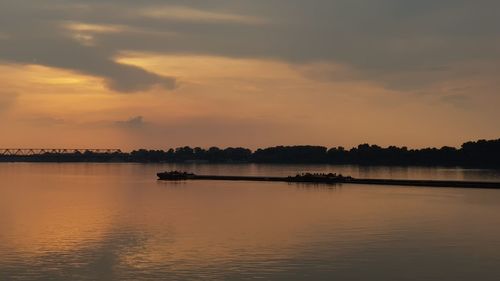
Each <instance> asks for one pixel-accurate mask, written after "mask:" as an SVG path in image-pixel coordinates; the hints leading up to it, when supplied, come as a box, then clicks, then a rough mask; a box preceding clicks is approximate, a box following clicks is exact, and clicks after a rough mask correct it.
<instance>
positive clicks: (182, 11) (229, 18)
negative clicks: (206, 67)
mask: <svg viewBox="0 0 500 281" xmlns="http://www.w3.org/2000/svg"><path fill="white" fill-rule="evenodd" d="M140 15H141V16H145V17H151V18H156V19H164V20H165V19H166V20H177V21H187V22H207V23H210V22H229V23H241V24H263V23H265V22H266V21H265V20H263V19H260V18H257V17H251V16H245V15H238V14H230V13H221V12H213V11H204V10H199V9H193V8H190V7H183V6H160V7H157V6H156V7H148V8H144V9H142V10H141V11H140Z"/></svg>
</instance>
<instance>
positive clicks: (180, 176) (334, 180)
mask: <svg viewBox="0 0 500 281" xmlns="http://www.w3.org/2000/svg"><path fill="white" fill-rule="evenodd" d="M157 175H158V179H159V180H164V181H180V180H215V181H260V182H262V181H268V182H288V183H315V184H367V185H394V186H422V187H454V188H488V189H500V182H485V181H450V180H402V179H357V178H353V177H345V176H342V175H336V174H302V175H296V176H289V177H266V176H220V175H196V174H192V173H185V172H164V173H158V174H157Z"/></svg>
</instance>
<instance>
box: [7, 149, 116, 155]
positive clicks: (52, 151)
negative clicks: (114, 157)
mask: <svg viewBox="0 0 500 281" xmlns="http://www.w3.org/2000/svg"><path fill="white" fill-rule="evenodd" d="M121 152H122V151H121V150H120V149H109V148H104V149H95V148H91V149H81V148H0V156H37V155H43V154H84V153H109V154H113V153H121Z"/></svg>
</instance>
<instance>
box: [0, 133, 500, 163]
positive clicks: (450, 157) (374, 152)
mask: <svg viewBox="0 0 500 281" xmlns="http://www.w3.org/2000/svg"><path fill="white" fill-rule="evenodd" d="M0 161H4V162H5V161H28V162H139V163H181V162H182V163H186V162H187V163H189V162H195V163H196V162H197V163H276V164H279V163H281V164H287V163H290V164H356V165H419V166H474V167H500V139H497V140H478V141H471V142H466V143H464V144H462V146H461V147H460V148H455V147H449V146H444V147H441V148H422V149H408V148H407V147H397V146H389V147H381V146H378V145H369V144H360V145H358V146H357V147H353V148H351V149H345V148H344V147H333V148H327V147H324V146H310V145H304V146H276V147H269V148H261V149H257V150H255V151H252V150H250V149H248V148H242V147H236V148H233V147H230V148H225V149H221V148H218V147H211V148H209V149H204V148H200V147H195V148H191V147H189V146H185V147H179V148H175V149H174V148H171V149H168V150H146V149H139V150H134V151H132V152H130V153H126V152H116V153H93V152H89V151H87V152H84V153H71V154H57V153H45V154H41V155H33V156H5V155H4V156H1V155H0Z"/></svg>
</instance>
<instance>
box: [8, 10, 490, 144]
mask: <svg viewBox="0 0 500 281" xmlns="http://www.w3.org/2000/svg"><path fill="white" fill-rule="evenodd" d="M499 11H500V1H497V0H477V1H471V0H468V1H465V0H440V1H436V0H419V1H415V0H376V1H374V0H307V1H306V0H252V1H250V0H248V1H243V0H241V1H238V0H210V1H207V0H199V1H195V0H184V1H180V0H162V1H160V0H151V1H137V0H85V1H84V0H1V1H0V85H1V87H0V132H1V134H0V136H1V137H0V147H36V148H39V147H49V148H52V147H66V148H121V149H123V150H130V149H136V148H141V147H143V148H158V149H165V148H168V147H177V146H181V145H182V146H183V145H190V146H202V147H209V146H219V147H226V146H245V147H250V148H257V147H264V146H273V145H281V144H283V145H292V144H314V145H325V146H328V147H331V146H338V145H342V146H345V147H352V146H355V145H358V144H360V143H376V144H379V145H383V146H386V145H392V144H394V145H400V146H402V145H406V146H410V147H425V146H442V145H453V146H458V145H460V144H461V143H462V142H464V141H468V140H475V139H480V138H486V139H491V138H498V137H500V122H499V120H500V109H499V108H500V83H499V78H500V13H499Z"/></svg>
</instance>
